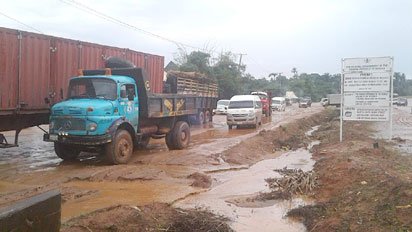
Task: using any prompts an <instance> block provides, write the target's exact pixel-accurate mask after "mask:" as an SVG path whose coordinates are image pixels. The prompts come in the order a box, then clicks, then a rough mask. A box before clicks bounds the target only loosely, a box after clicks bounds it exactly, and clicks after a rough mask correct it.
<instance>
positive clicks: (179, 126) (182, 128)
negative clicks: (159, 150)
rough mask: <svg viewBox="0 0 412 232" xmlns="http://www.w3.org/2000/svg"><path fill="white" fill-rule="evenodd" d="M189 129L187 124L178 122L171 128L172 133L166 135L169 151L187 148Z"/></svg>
mask: <svg viewBox="0 0 412 232" xmlns="http://www.w3.org/2000/svg"><path fill="white" fill-rule="evenodd" d="M189 142H190V127H189V124H187V122H184V121H179V122H177V123H176V124H175V126H174V127H173V131H171V132H169V133H168V134H167V135H166V144H167V147H168V148H169V149H170V150H174V149H179V150H180V149H184V148H186V147H187V146H189Z"/></svg>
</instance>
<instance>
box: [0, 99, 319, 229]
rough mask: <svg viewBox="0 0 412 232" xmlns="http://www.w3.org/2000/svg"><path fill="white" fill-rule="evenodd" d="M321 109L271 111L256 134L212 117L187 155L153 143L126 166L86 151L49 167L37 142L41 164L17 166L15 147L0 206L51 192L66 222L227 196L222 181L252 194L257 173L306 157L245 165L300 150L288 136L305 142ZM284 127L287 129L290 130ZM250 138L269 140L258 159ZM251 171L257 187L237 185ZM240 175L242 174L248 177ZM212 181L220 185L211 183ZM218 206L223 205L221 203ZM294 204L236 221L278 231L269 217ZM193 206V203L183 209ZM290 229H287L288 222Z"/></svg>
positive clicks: (6, 168)
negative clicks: (108, 211)
mask: <svg viewBox="0 0 412 232" xmlns="http://www.w3.org/2000/svg"><path fill="white" fill-rule="evenodd" d="M321 110H322V108H321V107H320V106H315V107H312V108H308V109H297V107H290V108H288V109H287V110H286V112H275V113H274V115H273V117H272V120H271V122H270V120H268V122H267V123H266V124H264V125H263V126H262V127H261V128H259V129H257V130H255V129H234V130H228V129H227V126H225V124H224V117H216V116H215V117H216V120H214V122H213V125H205V126H203V127H195V128H194V130H193V132H194V133H193V135H194V136H193V143H192V144H191V145H190V146H189V148H188V149H186V150H182V151H169V150H168V149H167V147H166V146H165V144H164V141H163V140H152V141H150V144H149V147H148V149H146V150H142V151H136V152H135V153H134V157H133V159H132V161H131V162H130V163H129V164H127V165H116V166H109V165H106V164H105V163H103V162H101V160H100V159H99V157H96V155H94V154H86V153H84V154H82V158H81V160H79V161H76V162H61V161H60V160H59V159H57V162H56V158H53V162H51V163H50V165H47V163H48V162H47V161H48V160H47V159H48V158H44V157H49V155H50V154H49V152H52V151H50V148H49V147H46V148H43V147H41V146H40V143H37V142H36V144H39V146H40V148H39V149H38V150H39V151H42V152H43V151H45V152H43V153H45V156H44V157H41V154H37V153H36V156H37V157H38V159H37V161H38V162H39V163H41V164H44V165H37V164H36V165H32V164H31V163H30V162H31V161H30V160H25V159H23V160H21V159H20V158H19V156H18V154H19V152H20V150H19V149H22V147H21V148H16V149H15V150H14V152H15V153H13V152H10V153H9V154H8V156H7V157H2V158H4V159H3V160H2V158H0V163H1V162H3V164H4V165H5V166H3V167H4V169H2V166H1V165H0V177H1V178H2V181H1V182H0V206H4V205H7V204H10V203H12V202H15V201H17V200H19V199H23V198H26V197H29V196H31V195H34V194H36V193H39V192H42V191H46V190H48V189H53V188H58V189H60V190H61V192H62V197H63V199H64V201H63V204H62V220H63V222H65V221H67V220H69V219H71V218H73V217H76V216H79V215H83V214H87V213H90V212H93V211H95V210H99V209H102V208H107V207H111V206H114V205H138V206H144V205H147V204H151V203H153V202H157V203H167V204H174V203H176V204H179V202H181V201H184V200H185V199H188V198H191V197H195V196H200V195H201V194H203V193H205V192H210V191H211V192H213V191H215V190H213V189H215V188H218V189H224V188H230V189H231V190H234V188H233V187H232V186H226V185H224V183H225V181H226V180H228V179H225V178H234V179H235V180H238V181H239V182H238V183H237V184H236V186H238V187H239V188H238V189H237V190H238V191H237V193H238V194H240V195H245V194H246V195H247V194H251V193H256V192H258V191H260V190H262V189H264V188H265V182H264V180H263V179H264V178H266V177H267V175H266V174H264V173H265V172H268V170H269V171H272V169H273V167H274V166H273V165H274V164H275V163H279V164H284V163H289V164H291V165H296V167H301V166H305V165H307V164H308V162H307V161H305V160H301V158H300V157H301V155H302V154H305V155H306V153H307V151H306V150H305V149H304V148H299V149H297V150H296V152H297V153H296V154H293V155H292V154H291V155H286V156H285V157H283V158H282V159H280V160H277V161H276V160H269V161H268V162H267V163H266V164H265V162H264V163H262V165H263V166H261V165H260V164H258V165H257V166H256V167H255V168H256V169H254V168H253V167H251V165H253V164H256V163H258V162H260V161H262V162H263V161H264V159H268V158H274V157H275V158H276V157H278V156H279V155H281V154H282V153H285V152H286V153H288V152H289V149H291V150H293V149H296V148H298V147H301V146H303V147H305V146H306V145H305V143H299V144H296V142H295V140H294V139H289V138H290V137H291V135H293V133H294V132H297V131H299V133H300V132H302V133H300V134H302V135H300V136H301V138H302V139H305V141H309V139H307V138H306V136H305V135H303V134H304V133H303V132H304V131H306V130H308V129H309V128H310V127H311V126H313V125H315V124H316V123H318V122H320V121H321V119H316V117H311V115H313V114H316V113H318V112H320V111H321ZM302 117H306V118H304V119H302V123H301V124H299V126H298V127H297V128H295V127H294V126H293V123H291V122H293V121H294V120H299V119H301V118H302ZM288 123H291V124H290V125H291V126H289V124H288ZM279 125H282V129H281V130H282V132H276V133H278V134H276V133H274V134H270V133H272V131H271V130H272V129H275V131H276V128H277V127H278V126H279ZM286 125H287V126H286ZM283 127H286V128H287V129H286V130H285V129H284V128H283ZM262 131H263V132H262ZM30 133H32V131H30ZM30 133H29V134H30ZM33 133H34V132H33ZM34 135H36V134H35V133H34V134H33V136H34ZM272 136H275V137H272ZM33 138H37V136H36V137H33ZM256 138H258V139H256ZM275 138H276V139H275ZM249 140H251V141H253V140H255V141H257V142H259V143H260V144H261V145H264V144H266V143H268V142H269V143H270V144H271V145H269V146H267V147H268V148H266V147H265V148H264V149H263V151H264V152H263V153H260V152H259V150H251V149H249V146H250V145H251V142H249ZM276 141H283V142H284V143H285V144H286V145H288V144H290V147H287V146H284V147H283V148H282V147H281V146H279V145H277V143H276ZM46 146H48V144H46ZM265 146H266V145H265ZM269 147H270V148H269ZM25 149H28V148H25ZM301 149H303V150H301ZM232 150H233V151H232ZM291 150H290V151H291ZM6 159H9V160H8V161H7V160H6ZM232 161H235V162H232ZM7 162H8V163H7ZM6 163H7V164H6ZM265 165H266V166H265ZM279 168H283V166H281V167H279ZM250 169H252V170H251V171H253V172H256V173H260V174H259V175H257V176H256V177H257V178H260V177H262V181H260V182H258V183H257V184H256V185H252V186H251V189H248V183H249V182H248V181H242V178H241V177H240V176H241V172H242V171H248V170H249V171H250ZM246 173H247V172H246ZM239 175H240V176H239ZM246 175H247V176H249V175H250V172H249V174H246ZM219 176H220V177H223V179H221V178H217V177H219ZM246 179H247V178H246ZM246 179H245V180H246ZM252 181H254V180H252ZM219 186H221V187H219ZM222 192H223V193H224V192H225V191H222ZM224 204H228V203H225V202H224ZM301 204H302V201H300V200H297V201H294V202H292V203H284V204H283V205H282V206H281V207H280V208H281V210H279V209H278V208H279V207H278V206H273V205H271V206H270V207H266V208H262V209H258V210H250V209H243V210H242V215H243V216H241V217H245V215H253V217H250V220H252V218H255V216H259V217H260V219H259V220H258V221H259V222H260V223H269V224H268V226H270V227H271V228H277V225H278V224H277V223H278V222H271V220H272V218H273V217H275V218H278V219H279V220H283V219H282V217H283V216H284V214H285V213H286V212H287V210H286V209H290V208H291V207H296V206H297V205H301ZM211 206H213V205H211ZM179 207H180V206H179ZM195 207H197V205H193V206H192V207H190V208H195ZM206 207H207V205H206ZM185 208H186V207H185ZM214 212H219V211H214ZM272 212H273V214H272ZM120 216H121V215H120ZM225 216H227V215H225ZM246 217H248V216H246ZM96 219H97V218H96ZM231 219H232V218H231ZM244 223H250V224H251V225H253V224H254V223H255V222H253V221H247V220H246V221H244ZM288 223H289V222H288ZM290 223H292V224H293V222H290ZM294 227H296V225H294ZM298 227H299V226H298ZM119 228H121V227H119ZM284 228H290V226H289V225H287V226H286V227H284ZM298 230H300V229H298Z"/></svg>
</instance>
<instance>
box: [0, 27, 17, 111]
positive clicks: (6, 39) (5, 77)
mask: <svg viewBox="0 0 412 232" xmlns="http://www.w3.org/2000/svg"><path fill="white" fill-rule="evenodd" d="M17 35H18V33H17V31H15V30H10V29H2V30H0V109H1V110H0V115H1V114H2V113H3V114H4V113H7V111H9V110H14V109H16V106H17V102H18V81H17V80H18V63H19V62H18V54H19V43H18V40H17Z"/></svg>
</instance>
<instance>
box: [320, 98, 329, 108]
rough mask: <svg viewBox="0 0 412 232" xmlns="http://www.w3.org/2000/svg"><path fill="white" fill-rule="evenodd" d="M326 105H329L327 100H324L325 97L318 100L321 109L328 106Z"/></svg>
mask: <svg viewBox="0 0 412 232" xmlns="http://www.w3.org/2000/svg"><path fill="white" fill-rule="evenodd" d="M328 103H329V99H328V98H326V97H324V98H322V99H321V100H320V104H321V105H322V106H323V107H326V106H328Z"/></svg>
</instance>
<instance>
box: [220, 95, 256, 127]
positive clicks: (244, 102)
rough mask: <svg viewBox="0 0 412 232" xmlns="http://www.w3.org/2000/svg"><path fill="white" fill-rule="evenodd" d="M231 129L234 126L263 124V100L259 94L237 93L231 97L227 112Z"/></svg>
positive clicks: (227, 120) (227, 119)
mask: <svg viewBox="0 0 412 232" xmlns="http://www.w3.org/2000/svg"><path fill="white" fill-rule="evenodd" d="M226 122H227V125H228V127H229V130H230V129H232V128H233V126H234V125H235V126H237V127H239V126H243V125H249V126H254V127H255V128H257V127H258V126H259V125H262V102H261V100H260V98H259V96H257V95H235V96H233V97H232V98H231V99H230V102H229V106H228V109H227V114H226Z"/></svg>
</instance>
